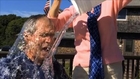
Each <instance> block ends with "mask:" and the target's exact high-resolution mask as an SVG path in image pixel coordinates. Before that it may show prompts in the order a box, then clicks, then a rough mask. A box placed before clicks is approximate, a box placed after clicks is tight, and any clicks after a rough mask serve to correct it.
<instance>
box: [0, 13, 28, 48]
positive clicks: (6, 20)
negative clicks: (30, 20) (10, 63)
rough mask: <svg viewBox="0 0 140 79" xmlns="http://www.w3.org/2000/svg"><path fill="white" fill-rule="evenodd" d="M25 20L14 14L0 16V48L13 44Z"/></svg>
mask: <svg viewBox="0 0 140 79" xmlns="http://www.w3.org/2000/svg"><path fill="white" fill-rule="evenodd" d="M26 19H27V18H22V17H20V16H16V15H14V14H9V15H0V46H5V45H12V44H13V43H14V41H15V39H16V35H17V34H18V33H19V31H20V29H21V27H22V25H23V23H24V22H25V20H26Z"/></svg>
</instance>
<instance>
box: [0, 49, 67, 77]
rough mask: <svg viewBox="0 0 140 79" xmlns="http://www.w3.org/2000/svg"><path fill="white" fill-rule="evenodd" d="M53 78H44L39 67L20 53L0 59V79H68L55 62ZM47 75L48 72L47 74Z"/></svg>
mask: <svg viewBox="0 0 140 79" xmlns="http://www.w3.org/2000/svg"><path fill="white" fill-rule="evenodd" d="M53 64H54V72H55V73H54V77H49V75H47V77H48V78H45V74H46V73H44V72H43V70H42V68H41V66H39V65H36V64H34V63H33V62H32V61H31V60H30V59H28V58H27V56H26V55H25V54H24V53H23V52H22V53H17V54H11V55H7V57H5V58H1V59H0V79H69V77H68V75H67V74H66V72H65V70H64V69H63V67H62V66H61V65H60V64H59V63H58V62H57V61H56V60H55V61H53ZM47 73H49V71H48V72H47Z"/></svg>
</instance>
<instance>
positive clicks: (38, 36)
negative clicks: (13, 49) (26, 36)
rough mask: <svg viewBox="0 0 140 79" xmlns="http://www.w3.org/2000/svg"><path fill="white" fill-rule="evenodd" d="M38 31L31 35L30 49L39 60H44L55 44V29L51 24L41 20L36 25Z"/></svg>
mask: <svg viewBox="0 0 140 79" xmlns="http://www.w3.org/2000/svg"><path fill="white" fill-rule="evenodd" d="M36 27H37V29H36V31H35V33H34V34H33V35H31V40H30V41H29V42H28V47H29V48H28V49H29V50H30V53H32V54H33V56H34V58H37V60H43V59H44V58H45V57H46V56H47V55H48V52H49V49H50V48H51V46H52V44H53V42H54V27H52V25H51V24H50V23H49V22H46V21H44V20H42V19H41V20H39V21H37V23H36Z"/></svg>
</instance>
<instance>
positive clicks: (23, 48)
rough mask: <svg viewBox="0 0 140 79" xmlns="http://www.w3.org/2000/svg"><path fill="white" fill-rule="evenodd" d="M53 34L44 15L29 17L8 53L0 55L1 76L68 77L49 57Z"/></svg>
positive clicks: (14, 78)
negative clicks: (4, 55) (5, 55)
mask: <svg viewBox="0 0 140 79" xmlns="http://www.w3.org/2000/svg"><path fill="white" fill-rule="evenodd" d="M54 34H55V27H54V25H53V23H52V21H51V20H49V19H48V18H47V17H46V16H45V15H35V16H32V17H30V18H29V19H28V20H27V21H26V22H25V23H24V25H23V28H22V30H21V32H20V34H19V36H18V38H17V39H16V41H15V43H14V45H13V46H12V48H11V49H10V51H9V54H8V55H7V57H5V58H1V59H0V79H69V77H68V76H67V74H66V73H65V70H64V69H63V67H62V66H61V65H60V64H59V63H58V62H57V61H56V60H55V59H54V58H53V57H48V55H49V54H48V52H49V50H50V48H51V46H52V44H53V41H54ZM47 57H48V59H47ZM44 59H45V61H44ZM43 61H44V62H45V63H44V62H43Z"/></svg>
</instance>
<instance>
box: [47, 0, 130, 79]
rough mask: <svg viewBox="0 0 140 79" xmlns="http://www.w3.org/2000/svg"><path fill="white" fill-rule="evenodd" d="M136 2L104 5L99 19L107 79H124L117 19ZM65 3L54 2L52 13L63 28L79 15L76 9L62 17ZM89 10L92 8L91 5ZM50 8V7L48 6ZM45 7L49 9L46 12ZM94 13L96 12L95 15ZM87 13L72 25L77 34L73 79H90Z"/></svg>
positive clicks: (113, 1)
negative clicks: (118, 41) (59, 11)
mask: <svg viewBox="0 0 140 79" xmlns="http://www.w3.org/2000/svg"><path fill="white" fill-rule="evenodd" d="M131 1H132V0H105V1H103V2H102V3H101V13H100V15H99V17H98V18H97V21H98V29H99V34H100V40H101V53H102V57H103V65H104V74H105V79H122V78H123V76H122V61H123V59H124V58H123V56H122V53H121V51H120V49H119V46H118V44H117V28H118V27H117V22H116V19H117V15H118V13H119V11H120V10H121V9H122V8H124V7H125V6H126V5H127V4H128V3H130V2H131ZM60 3H61V0H54V2H53V4H52V7H51V9H50V11H49V13H48V17H49V18H51V19H52V20H53V21H56V22H55V25H57V29H61V28H63V25H64V24H65V23H66V22H67V21H68V19H69V18H70V17H71V16H72V15H73V14H74V13H76V10H75V8H74V7H73V6H70V7H69V8H66V9H65V10H64V11H63V12H61V13H60V14H58V10H59V7H60ZM87 6H88V5H87ZM46 7H47V6H46ZM46 7H45V8H46ZM92 12H93V13H94V11H92ZM87 19H88V15H87V13H83V14H81V15H79V16H78V17H77V18H76V19H75V20H74V21H73V22H72V23H71V25H70V27H71V28H73V30H74V33H75V42H74V44H75V49H76V51H77V52H76V55H75V57H74V61H73V79H88V74H89V73H88V70H89V60H90V34H89V30H88V28H87Z"/></svg>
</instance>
